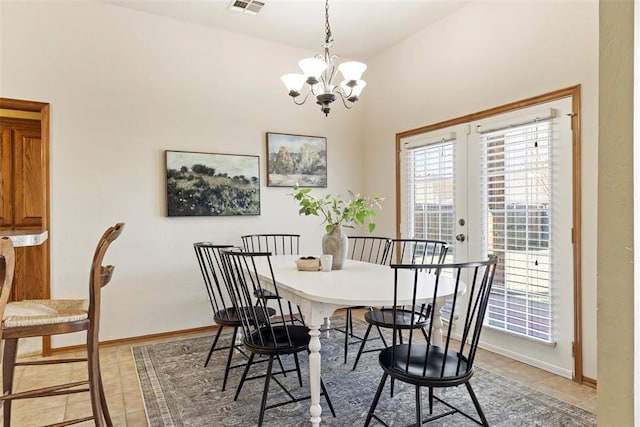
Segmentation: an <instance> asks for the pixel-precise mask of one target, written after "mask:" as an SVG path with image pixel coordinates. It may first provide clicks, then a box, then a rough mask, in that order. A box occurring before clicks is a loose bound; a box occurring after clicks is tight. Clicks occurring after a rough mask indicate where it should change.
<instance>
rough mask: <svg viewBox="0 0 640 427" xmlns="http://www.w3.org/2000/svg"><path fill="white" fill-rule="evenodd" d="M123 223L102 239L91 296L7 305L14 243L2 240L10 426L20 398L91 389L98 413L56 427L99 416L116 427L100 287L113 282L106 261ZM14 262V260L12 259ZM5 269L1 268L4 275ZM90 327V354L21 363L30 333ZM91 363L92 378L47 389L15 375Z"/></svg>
mask: <svg viewBox="0 0 640 427" xmlns="http://www.w3.org/2000/svg"><path fill="white" fill-rule="evenodd" d="M123 227H124V224H123V223H118V224H116V225H115V226H113V227H109V228H108V229H107V230H106V231H105V233H104V234H103V235H102V237H101V238H100V241H99V242H98V245H97V247H96V250H95V253H94V255H93V262H92V263H91V272H90V275H89V299H88V300H68V299H65V300H63V299H47V300H24V301H16V302H11V303H8V304H7V300H8V298H9V292H10V291H11V284H12V280H13V274H12V273H13V246H12V245H9V244H7V243H6V242H5V240H4V239H3V240H0V257H1V258H4V259H5V267H4V270H5V274H4V277H0V280H2V281H1V282H0V283H1V284H2V290H1V291H0V292H1V293H0V315H2V329H1V332H0V334H1V336H2V341H3V342H4V352H3V358H2V389H3V396H0V401H2V402H3V410H4V427H9V426H10V424H11V403H12V401H13V400H16V399H35V398H40V397H46V396H58V395H64V394H72V393H80V392H89V396H90V399H91V408H92V415H90V416H86V417H83V418H78V419H74V420H65V421H63V422H61V423H57V424H54V425H56V426H67V425H71V424H76V423H80V422H84V421H89V420H93V421H94V424H95V425H96V426H104V425H107V426H112V425H113V422H112V421H111V417H110V415H109V410H108V409H107V401H106V398H105V395H104V388H103V386H102V378H101V376H100V359H99V350H98V333H99V330H100V291H101V289H102V287H103V286H105V285H106V284H107V283H109V281H110V280H111V276H112V274H113V270H114V267H113V266H112V265H107V266H103V265H102V261H103V259H104V256H105V254H106V252H107V249H108V248H109V245H110V244H111V243H112V242H113V241H114V240H115V239H117V238H118V236H120V233H122V229H123ZM7 261H10V262H7ZM1 272H2V269H0V273H1ZM78 331H86V332H87V342H86V350H87V357H84V358H63V359H61V358H57V359H51V360H37V361H25V362H16V353H17V349H18V340H19V339H20V338H27V337H39V336H51V335H59V334H68V333H71V332H78ZM75 362H85V363H87V368H88V369H87V371H88V379H87V380H83V381H75V382H71V383H65V384H57V385H52V386H48V387H41V388H38V389H34V390H26V391H14V390H13V379H14V369H15V367H16V366H41V365H49V364H57V363H75Z"/></svg>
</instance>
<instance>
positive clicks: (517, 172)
mask: <svg viewBox="0 0 640 427" xmlns="http://www.w3.org/2000/svg"><path fill="white" fill-rule="evenodd" d="M478 130H479V132H480V134H481V144H482V147H481V153H482V161H481V164H482V166H481V168H482V180H481V181H482V194H483V198H484V203H483V209H482V217H483V228H484V233H485V235H484V239H485V242H486V248H487V251H488V252H489V253H493V254H496V255H497V256H498V257H499V263H498V270H497V271H496V275H495V278H494V282H493V288H492V292H491V297H490V301H489V309H488V313H487V323H488V325H489V326H492V327H496V328H500V329H504V330H506V331H511V332H514V333H517V334H521V335H525V336H527V337H530V338H534V339H537V340H542V341H546V342H552V341H553V322H552V320H553V306H552V295H551V293H552V287H551V283H552V273H553V272H552V269H551V265H552V264H551V253H552V251H553V244H552V238H551V237H552V236H551V231H550V230H551V228H550V227H551V221H552V211H553V206H552V203H551V202H552V195H551V193H552V185H551V184H552V179H551V178H552V176H551V174H552V161H551V158H552V157H551V154H552V153H551V149H552V139H553V129H552V121H551V120H550V119H549V118H545V119H536V120H533V121H530V122H527V123H522V124H517V125H513V124H511V125H509V126H508V127H504V128H502V129H491V130H487V131H483V130H482V128H480V127H479V129H478Z"/></svg>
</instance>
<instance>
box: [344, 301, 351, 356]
mask: <svg viewBox="0 0 640 427" xmlns="http://www.w3.org/2000/svg"><path fill="white" fill-rule="evenodd" d="M350 319H351V309H350V308H347V314H346V317H345V324H344V363H345V364H346V363H347V353H348V352H349V323H350V322H349V320H350ZM351 334H352V335H353V323H351Z"/></svg>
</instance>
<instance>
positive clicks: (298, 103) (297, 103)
mask: <svg viewBox="0 0 640 427" xmlns="http://www.w3.org/2000/svg"><path fill="white" fill-rule="evenodd" d="M310 93H311V91H308V92H307V94H306V95H305V96H304V99H303V100H302V102H298V101H296V98H297V97H296V98H293V103H294V104H296V105H302V104H304V103H305V102H307V98H309V94H310Z"/></svg>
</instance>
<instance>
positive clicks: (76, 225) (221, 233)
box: [0, 1, 363, 346]
mask: <svg viewBox="0 0 640 427" xmlns="http://www.w3.org/2000/svg"><path fill="white" fill-rule="evenodd" d="M0 16H1V17H0V19H1V20H0V28H1V30H0V39H1V50H0V57H1V58H2V63H1V66H2V68H1V69H0V71H1V72H0V96H2V97H8V98H18V99H27V100H36V101H43V102H49V103H51V261H52V296H53V297H58V298H61V297H83V296H86V292H87V278H88V270H89V265H90V262H91V256H92V253H93V249H94V246H95V243H96V241H97V239H98V237H99V236H100V235H101V234H102V232H103V230H104V229H105V228H106V227H107V226H109V225H111V224H113V223H115V222H117V221H124V222H126V228H125V231H124V233H123V235H122V236H121V237H120V239H119V240H118V241H117V242H116V243H114V245H113V246H112V248H111V250H110V253H109V254H107V262H110V263H112V264H115V265H116V273H115V275H114V279H113V281H112V283H111V284H110V285H109V286H108V288H106V289H105V291H104V294H103V295H104V302H103V307H102V308H103V312H102V329H101V339H102V340H110V339H116V338H123V337H133V336H140V335H146V334H153V333H160V332H165V331H173V330H180V329H187V328H194V327H200V326H205V325H210V324H211V308H210V306H209V305H208V302H207V300H206V293H205V290H204V287H203V284H202V279H201V277H200V276H199V274H200V273H199V271H198V269H197V264H196V260H195V256H194V253H193V249H192V246H191V245H192V243H193V242H196V241H202V240H214V241H217V242H220V243H223V242H231V243H240V239H239V236H240V235H241V234H245V233H252V232H278V231H281V232H297V233H301V234H302V235H303V241H302V249H303V251H304V253H306V254H319V253H320V252H321V249H320V239H321V236H322V234H323V229H322V227H321V226H320V220H319V219H318V218H307V217H299V216H298V215H297V207H296V205H295V204H294V203H293V202H292V201H291V199H290V198H289V197H287V196H286V194H287V193H288V192H290V189H287V188H267V187H266V180H265V172H264V171H265V160H264V159H265V157H264V156H265V146H266V142H265V132H267V131H272V132H284V133H297V134H306V135H321V136H327V137H328V165H329V176H328V183H329V188H328V189H327V190H326V191H331V192H334V193H341V192H345V191H346V190H347V189H352V190H354V191H361V190H362V188H361V187H362V186H363V180H362V178H363V164H362V158H361V156H360V145H359V142H360V140H361V135H360V129H359V127H357V126H352V125H351V124H352V123H353V122H354V121H356V119H357V117H358V114H359V113H358V112H356V111H355V110H353V111H350V112H347V111H345V110H344V108H340V107H337V108H335V109H334V110H335V111H332V112H331V114H330V116H329V117H328V118H325V117H324V115H322V114H321V112H320V110H319V107H318V106H316V105H315V104H313V103H310V105H305V106H302V107H298V106H295V105H293V103H292V102H291V101H290V98H289V97H288V96H287V93H286V90H285V87H284V86H283V85H282V83H281V82H280V80H279V76H280V75H281V74H284V73H286V72H289V71H290V70H291V69H293V68H295V67H296V64H297V61H298V60H299V59H300V58H302V57H304V56H308V55H309V54H310V53H311V52H304V51H300V50H295V49H291V48H287V47H283V46H280V45H276V44H272V43H267V42H264V41H260V40H257V39H252V38H248V37H243V36H240V35H235V34H231V33H227V32H223V31H217V30H213V29H210V28H206V27H201V26H197V25H191V24H186V23H181V22H178V21H173V20H170V19H166V18H162V17H158V16H154V15H149V14H146V13H142V12H137V11H133V10H129V9H124V8H120V7H116V6H113V5H110V4H104V3H99V2H93V1H90V2H77V1H55V2H7V1H3V2H1V3H0ZM164 150H184V151H202V152H215V153H231V154H249V155H259V156H260V158H261V159H260V160H261V161H260V168H261V175H262V179H263V182H262V185H263V186H262V188H261V204H262V213H261V215H260V216H250V217H200V218H168V217H166V216H165V212H166V208H165V195H164V183H165V177H164ZM316 191H318V192H319V193H321V192H324V191H325V190H324V189H318V190H316ZM72 338H73V339H60V340H58V341H55V342H54V346H60V345H67V344H70V343H77V342H79V339H80V338H81V337H72Z"/></svg>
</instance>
